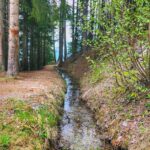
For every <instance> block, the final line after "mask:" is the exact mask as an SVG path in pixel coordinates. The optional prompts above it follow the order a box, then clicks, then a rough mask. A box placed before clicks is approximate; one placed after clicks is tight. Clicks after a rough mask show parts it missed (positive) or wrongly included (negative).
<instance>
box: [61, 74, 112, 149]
mask: <svg viewBox="0 0 150 150" xmlns="http://www.w3.org/2000/svg"><path fill="white" fill-rule="evenodd" d="M60 74H61V76H62V77H63V79H64V80H65V81H66V86H67V91H66V95H65V101H64V114H63V117H62V121H61V123H60V139H59V149H60V150H112V148H110V146H108V145H106V144H105V143H104V142H103V141H101V138H100V134H99V132H98V129H97V126H96V123H95V121H94V118H93V115H92V113H91V112H90V110H89V109H88V108H87V107H86V106H85V104H84V103H83V102H82V101H81V100H80V99H79V96H80V89H79V85H78V83H77V82H76V80H74V79H73V78H72V77H71V76H69V75H68V74H67V73H66V72H64V71H60Z"/></svg>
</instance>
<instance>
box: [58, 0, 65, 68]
mask: <svg viewBox="0 0 150 150" xmlns="http://www.w3.org/2000/svg"><path fill="white" fill-rule="evenodd" d="M63 2H64V0H61V5H60V21H59V59H58V65H59V66H60V67H61V66H62V63H63V34H64V33H63V24H64V23H63V22H64V18H63Z"/></svg>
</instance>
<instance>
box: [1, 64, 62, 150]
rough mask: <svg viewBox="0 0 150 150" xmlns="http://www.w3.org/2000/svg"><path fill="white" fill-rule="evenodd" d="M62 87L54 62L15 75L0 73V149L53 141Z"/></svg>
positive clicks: (25, 147)
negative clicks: (11, 76) (38, 68)
mask: <svg viewBox="0 0 150 150" xmlns="http://www.w3.org/2000/svg"><path fill="white" fill-rule="evenodd" d="M64 90H65V86H64V82H63V80H62V79H61V77H60V76H59V75H58V73H57V71H56V69H55V67H54V66H46V67H44V68H43V69H42V70H40V71H31V72H22V73H20V74H19V75H18V76H17V77H16V78H7V77H6V76H5V73H0V149H11V150H17V149H19V150H21V149H22V150H32V149H42V147H43V146H45V147H46V146H50V145H48V144H53V142H52V141H54V140H55V139H56V138H57V123H58V121H59V115H60V114H59V110H60V106H61V105H62V103H63V97H64ZM43 143H44V144H43ZM51 146H52V145H51Z"/></svg>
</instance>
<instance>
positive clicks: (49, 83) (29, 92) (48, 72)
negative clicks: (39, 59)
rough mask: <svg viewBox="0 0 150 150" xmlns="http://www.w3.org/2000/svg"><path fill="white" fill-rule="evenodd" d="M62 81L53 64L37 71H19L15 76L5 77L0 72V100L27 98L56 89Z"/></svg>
mask: <svg viewBox="0 0 150 150" xmlns="http://www.w3.org/2000/svg"><path fill="white" fill-rule="evenodd" d="M61 85H62V81H61V80H60V77H59V76H58V74H57V72H56V70H55V69H54V66H53V65H51V66H50V65H49V66H46V67H44V68H43V69H42V70H39V71H30V72H21V73H19V75H18V76H17V77H16V78H7V77H6V76H5V75H4V73H1V74H0V100H1V99H7V98H13V97H14V98H21V99H25V100H26V99H28V98H29V97H31V96H36V95H40V94H42V93H46V92H48V91H49V90H52V89H55V90H56V91H57V90H58V91H59V89H60V88H61V87H62V86H61Z"/></svg>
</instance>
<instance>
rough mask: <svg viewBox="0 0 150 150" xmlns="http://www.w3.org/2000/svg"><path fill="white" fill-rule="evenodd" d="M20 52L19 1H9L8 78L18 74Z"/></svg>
mask: <svg viewBox="0 0 150 150" xmlns="http://www.w3.org/2000/svg"><path fill="white" fill-rule="evenodd" d="M18 50H19V0H10V1H9V52H8V70H7V75H8V76H16V75H17V73H18V68H19V67H18Z"/></svg>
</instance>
